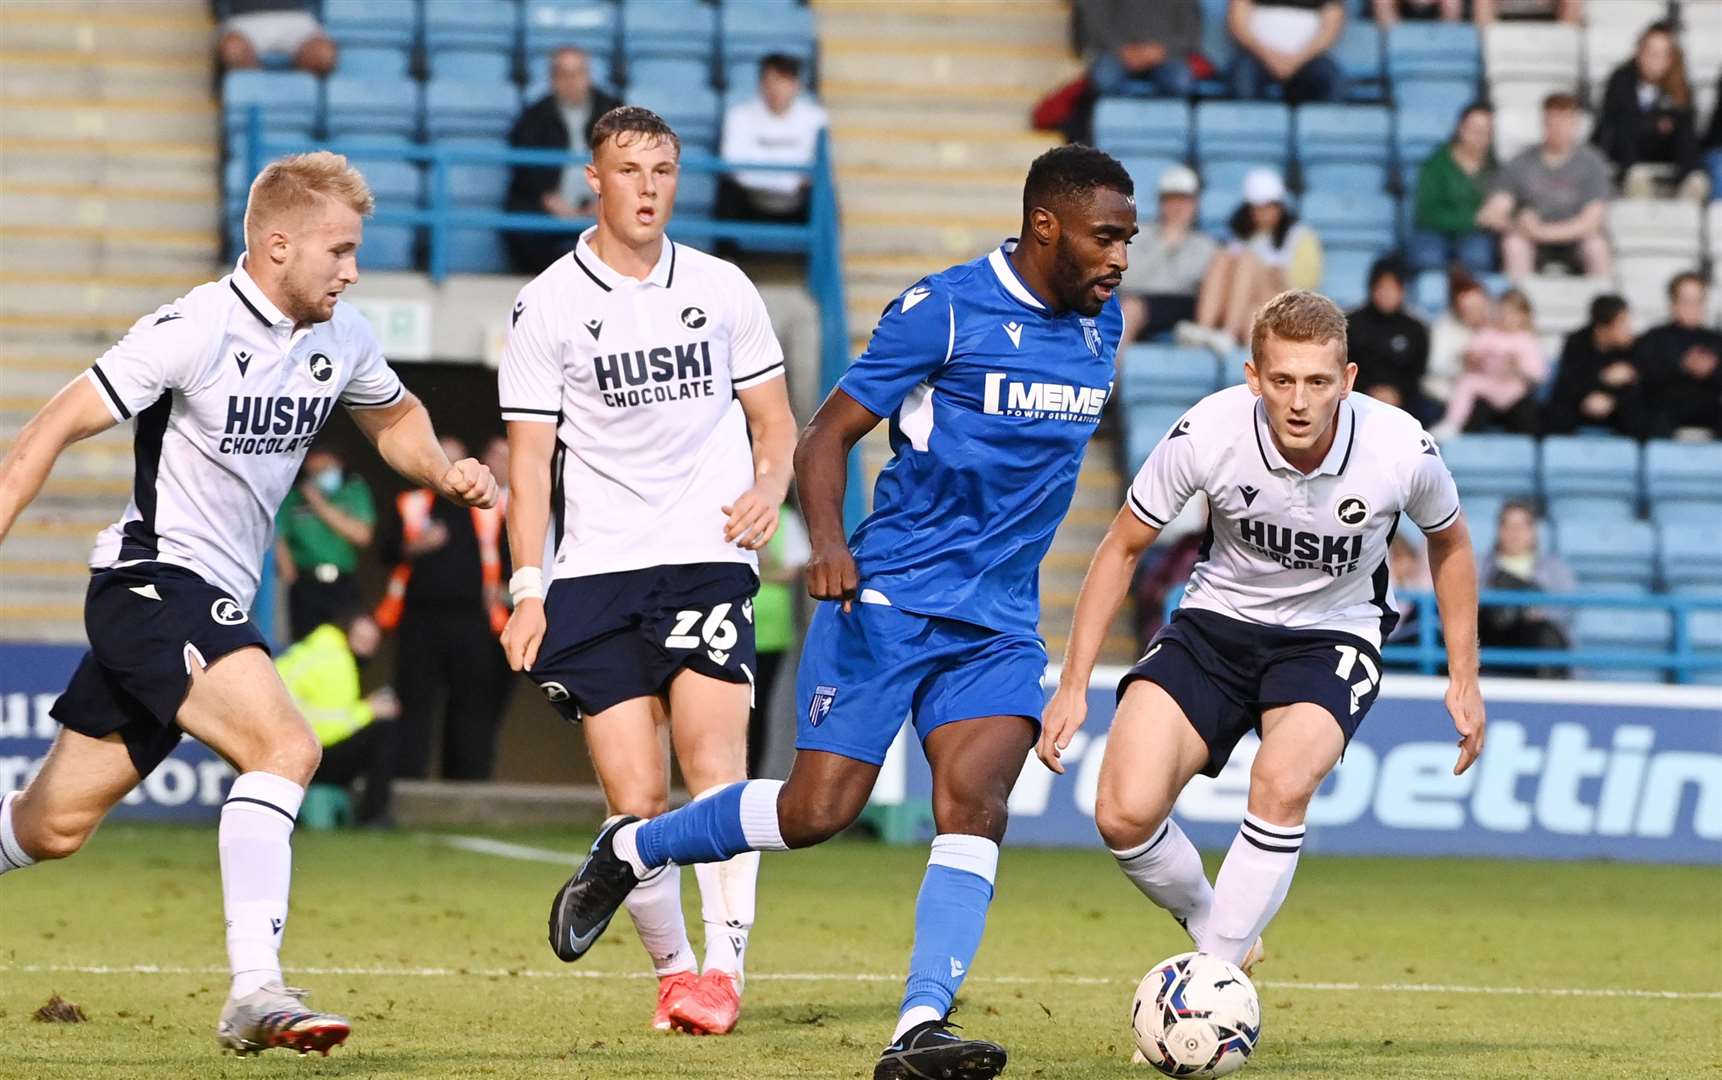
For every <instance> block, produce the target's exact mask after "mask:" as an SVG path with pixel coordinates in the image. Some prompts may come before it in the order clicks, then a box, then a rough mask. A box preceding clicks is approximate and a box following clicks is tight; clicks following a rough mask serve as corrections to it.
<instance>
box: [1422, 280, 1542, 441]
mask: <svg viewBox="0 0 1722 1080" xmlns="http://www.w3.org/2000/svg"><path fill="white" fill-rule="evenodd" d="M1532 325H1533V322H1532V318H1531V302H1530V300H1529V299H1528V298H1527V297H1526V296H1525V294H1524V293H1522V292H1520V291H1519V290H1517V289H1508V290H1507V292H1506V293H1505V294H1504V295H1503V296H1502V297H1501V300H1500V303H1499V304H1497V305H1496V308H1495V321H1494V323H1493V324H1492V325H1490V326H1486V327H1484V328H1483V329H1482V330H1480V331H1478V332H1477V333H1476V334H1475V335H1474V336H1473V337H1472V338H1471V345H1470V347H1469V348H1468V349H1466V350H1465V370H1464V373H1463V374H1461V375H1460V376H1459V379H1458V381H1457V382H1455V383H1454V384H1453V396H1452V397H1451V398H1449V399H1448V401H1447V415H1446V416H1444V417H1443V418H1442V419H1441V423H1440V424H1438V425H1437V426H1436V427H1435V428H1434V430H1432V431H1431V432H1430V434H1431V435H1434V436H1435V437H1436V438H1437V439H1444V438H1447V437H1448V436H1450V435H1453V434H1455V433H1457V432H1460V431H1486V430H1491V429H1499V430H1503V431H1510V432H1513V433H1515V434H1519V435H1534V434H1536V431H1537V401H1536V395H1535V393H1534V391H1535V390H1536V388H1537V387H1538V386H1540V385H1541V384H1542V382H1543V380H1544V379H1546V378H1548V374H1549V364H1548V360H1547V359H1546V358H1545V357H1544V356H1543V349H1542V346H1541V345H1540V344H1539V343H1538V342H1537V335H1536V334H1535V333H1534V332H1533V331H1532V329H1531V327H1532Z"/></svg>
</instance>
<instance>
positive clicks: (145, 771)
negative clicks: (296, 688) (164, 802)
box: [50, 562, 269, 776]
mask: <svg viewBox="0 0 1722 1080" xmlns="http://www.w3.org/2000/svg"><path fill="white" fill-rule="evenodd" d="M84 632H85V633H86V634H87V635H88V636H89V639H90V651H89V652H87V653H85V654H84V658H83V660H81V661H80V662H79V663H78V669H77V670H76V671H74V672H73V673H72V681H71V682H70V683H69V684H67V686H66V692H65V693H63V694H61V695H60V699H59V700H58V701H56V702H54V707H53V708H52V709H51V710H50V714H51V715H52V716H53V717H54V719H55V720H58V721H59V722H60V723H61V724H62V725H63V726H64V727H66V728H67V729H68V730H70V731H75V732H77V733H78V734H80V735H88V736H89V737H90V738H92V739H100V738H105V737H106V736H108V735H112V734H114V733H115V732H118V733H119V735H120V737H121V738H122V739H123V740H125V744H126V751H127V753H129V754H130V755H131V759H132V764H133V765H135V766H137V770H138V775H140V776H148V775H149V774H150V773H151V772H153V771H154V770H155V767H156V766H157V765H160V764H161V762H162V759H163V758H165V757H167V756H168V755H169V754H171V753H173V748H174V747H175V746H178V745H179V738H180V730H179V725H178V724H177V723H176V722H175V718H176V717H177V716H178V715H179V707H180V706H181V705H182V704H184V702H185V695H186V692H187V691H188V690H190V689H191V668H192V665H193V664H196V665H197V666H199V667H208V666H209V665H210V664H213V663H215V662H216V661H217V660H219V659H220V658H221V657H223V656H226V655H227V654H228V653H230V652H233V651H234V650H236V649H243V648H246V647H248V646H251V645H256V646H258V647H259V648H262V649H264V650H265V651H267V650H268V648H269V644H268V642H266V641H264V640H263V635H262V634H261V633H259V632H258V630H257V625H256V624H255V623H253V622H252V621H251V618H250V616H249V615H248V614H247V613H246V611H245V609H244V608H242V607H240V606H239V604H238V603H237V602H236V601H235V600H234V599H233V597H231V596H229V595H228V594H227V592H226V591H224V590H222V589H218V588H216V587H215V586H214V585H211V584H210V583H209V582H207V581H205V580H203V578H201V577H199V576H198V575H197V574H195V573H193V572H192V571H190V570H187V569H184V568H183V567H179V566H172V565H169V564H167V563H156V562H152V563H140V564H138V565H136V566H127V567H121V568H117V569H113V570H98V571H96V572H95V573H94V574H92V575H91V576H90V588H89V592H88V593H86V594H85V598H84Z"/></svg>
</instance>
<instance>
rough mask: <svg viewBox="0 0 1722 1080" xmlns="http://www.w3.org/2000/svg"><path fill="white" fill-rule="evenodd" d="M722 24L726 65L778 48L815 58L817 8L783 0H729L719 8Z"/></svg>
mask: <svg viewBox="0 0 1722 1080" xmlns="http://www.w3.org/2000/svg"><path fill="white" fill-rule="evenodd" d="M719 25H720V27H721V28H722V44H723V62H724V65H725V66H726V67H728V66H730V65H732V64H734V63H736V62H738V61H742V62H757V61H758V60H759V58H760V57H762V56H764V55H765V54H766V53H774V52H780V53H788V54H789V55H791V56H798V57H800V58H801V59H802V60H803V61H806V62H807V63H808V64H811V63H812V62H813V42H814V33H813V10H812V9H811V8H809V7H806V6H804V5H801V4H793V3H785V2H783V0H727V2H726V3H725V4H724V5H723V7H722V8H721V9H719ZM803 74H804V75H811V74H812V73H811V72H810V71H809V72H804V73H803Z"/></svg>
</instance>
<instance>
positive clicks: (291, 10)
mask: <svg viewBox="0 0 1722 1080" xmlns="http://www.w3.org/2000/svg"><path fill="white" fill-rule="evenodd" d="M316 9H317V5H316V4H315V3H314V2H313V0H227V18H226V19H224V20H222V23H221V41H220V42H219V43H218V44H217V50H218V52H219V53H220V56H221V64H222V66H223V67H225V68H226V69H228V70H229V71H232V70H234V69H235V68H254V67H262V66H263V64H264V63H265V62H266V61H270V60H274V59H276V58H287V59H291V60H292V62H293V66H294V67H296V68H298V69H300V70H301V71H309V72H310V73H311V74H313V75H327V74H329V72H331V71H334V70H335V61H336V59H337V58H338V55H339V54H338V52H337V50H336V49H335V43H334V42H333V41H330V40H329V35H328V34H325V33H324V32H323V25H322V24H321V23H319V22H318V21H317V13H316Z"/></svg>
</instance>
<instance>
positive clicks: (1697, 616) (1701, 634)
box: [1686, 608, 1722, 686]
mask: <svg viewBox="0 0 1722 1080" xmlns="http://www.w3.org/2000/svg"><path fill="white" fill-rule="evenodd" d="M1686 619H1687V622H1686V634H1687V644H1688V646H1689V647H1690V648H1691V649H1692V651H1693V652H1695V653H1697V654H1698V655H1699V656H1700V657H1701V658H1703V659H1706V660H1710V661H1712V662H1715V661H1718V660H1722V609H1717V608H1700V609H1698V610H1695V611H1693V612H1692V613H1691V614H1689V615H1688V616H1687V617H1686ZM1692 681H1693V682H1697V683H1704V684H1707V685H1711V686H1714V685H1716V684H1718V683H1722V667H1714V668H1711V669H1709V670H1708V671H1700V672H1697V673H1695V674H1694V675H1693V677H1692Z"/></svg>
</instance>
